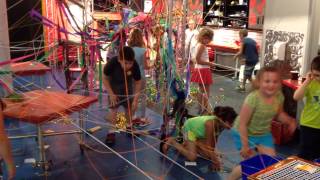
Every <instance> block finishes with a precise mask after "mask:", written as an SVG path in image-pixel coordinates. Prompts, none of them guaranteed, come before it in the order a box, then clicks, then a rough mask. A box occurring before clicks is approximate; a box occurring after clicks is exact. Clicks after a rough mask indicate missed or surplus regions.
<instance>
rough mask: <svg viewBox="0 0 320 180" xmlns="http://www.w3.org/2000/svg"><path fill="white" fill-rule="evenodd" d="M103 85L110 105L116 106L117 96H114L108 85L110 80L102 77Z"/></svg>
mask: <svg viewBox="0 0 320 180" xmlns="http://www.w3.org/2000/svg"><path fill="white" fill-rule="evenodd" d="M102 82H103V85H104V87H105V88H106V90H107V92H108V95H109V98H110V103H111V104H110V105H111V106H114V105H116V104H117V96H116V95H115V94H114V92H113V91H112V88H111V85H110V79H109V77H108V76H106V75H103V81H102Z"/></svg>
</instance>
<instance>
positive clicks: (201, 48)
mask: <svg viewBox="0 0 320 180" xmlns="http://www.w3.org/2000/svg"><path fill="white" fill-rule="evenodd" d="M205 48H207V47H206V46H205V45H203V44H200V45H199V47H198V49H197V54H196V61H197V64H201V65H208V66H213V63H211V62H209V61H204V60H203V59H201V55H202V53H203V52H204V51H205Z"/></svg>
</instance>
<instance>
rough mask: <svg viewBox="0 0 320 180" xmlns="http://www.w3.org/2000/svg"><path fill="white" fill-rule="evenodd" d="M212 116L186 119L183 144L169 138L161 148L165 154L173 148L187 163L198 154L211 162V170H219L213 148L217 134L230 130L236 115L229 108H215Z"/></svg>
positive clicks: (217, 159)
mask: <svg viewBox="0 0 320 180" xmlns="http://www.w3.org/2000/svg"><path fill="white" fill-rule="evenodd" d="M214 114H215V115H214V116H198V117H194V118H190V119H188V120H187V121H186V122H185V123H184V125H183V136H184V143H183V144H179V143H178V142H177V141H176V139H175V138H173V137H169V138H168V139H167V141H166V144H165V145H164V146H163V152H164V153H167V151H168V148H169V146H173V147H174V148H176V149H177V150H178V152H179V153H181V154H182V155H184V156H185V157H186V158H187V159H188V160H189V161H195V160H196V158H197V155H198V154H201V155H202V156H204V157H206V158H208V159H210V160H211V161H212V169H213V170H219V169H220V160H219V158H218V155H217V153H216V152H215V150H214V148H215V145H216V142H217V139H218V136H219V134H220V133H221V131H222V130H223V129H224V128H230V127H231V126H232V124H233V121H234V119H235V117H236V116H237V113H236V112H235V111H234V110H233V108H231V107H216V108H215V109H214Z"/></svg>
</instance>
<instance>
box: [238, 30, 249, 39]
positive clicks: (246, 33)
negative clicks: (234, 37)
mask: <svg viewBox="0 0 320 180" xmlns="http://www.w3.org/2000/svg"><path fill="white" fill-rule="evenodd" d="M239 34H240V35H241V36H242V37H247V36H248V30H246V29H241V30H240V31H239Z"/></svg>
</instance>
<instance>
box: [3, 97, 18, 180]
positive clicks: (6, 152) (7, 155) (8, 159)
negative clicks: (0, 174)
mask: <svg viewBox="0 0 320 180" xmlns="http://www.w3.org/2000/svg"><path fill="white" fill-rule="evenodd" d="M4 108H5V105H4V104H3V102H2V100H1V99H0V159H2V158H3V159H4V161H5V163H6V166H7V170H8V179H13V178H14V176H15V173H16V167H15V165H14V162H13V158H12V155H11V147H10V143H9V140H8V137H7V135H6V132H5V130H4V123H3V119H4V118H3V110H4ZM0 168H1V167H0Z"/></svg>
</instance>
